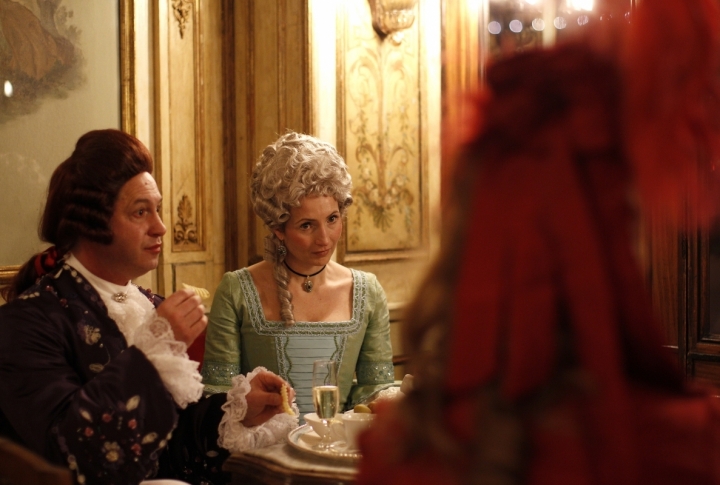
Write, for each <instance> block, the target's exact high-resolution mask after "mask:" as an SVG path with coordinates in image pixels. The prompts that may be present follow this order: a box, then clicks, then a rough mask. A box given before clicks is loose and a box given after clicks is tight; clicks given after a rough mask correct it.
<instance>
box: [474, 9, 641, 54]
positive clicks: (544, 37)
mask: <svg viewBox="0 0 720 485" xmlns="http://www.w3.org/2000/svg"><path fill="white" fill-rule="evenodd" d="M606 3H607V2H602V1H601V0H488V2H487V4H486V6H485V7H486V10H485V12H486V15H485V17H486V19H485V20H484V21H482V22H481V25H480V28H481V29H483V30H484V35H483V37H484V39H485V42H486V46H487V47H486V50H487V55H488V59H489V60H492V59H494V58H498V57H500V56H503V55H507V54H510V53H513V52H518V51H523V50H526V49H532V48H535V47H540V46H549V45H553V44H554V43H555V42H560V41H563V40H565V39H568V38H571V37H573V36H575V35H578V34H581V33H582V32H583V31H584V30H585V29H587V28H590V27H591V26H592V25H593V24H594V23H596V22H603V21H607V20H609V19H610V18H613V16H615V17H617V16H622V17H623V18H624V19H625V20H629V18H630V12H631V10H632V8H633V5H634V1H633V0H625V1H621V2H612V12H611V11H610V7H609V6H606Z"/></svg>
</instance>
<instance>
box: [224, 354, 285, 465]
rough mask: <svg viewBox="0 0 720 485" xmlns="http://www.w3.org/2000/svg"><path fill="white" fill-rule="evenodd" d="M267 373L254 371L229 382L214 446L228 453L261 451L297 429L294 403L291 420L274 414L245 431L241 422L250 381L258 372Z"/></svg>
mask: <svg viewBox="0 0 720 485" xmlns="http://www.w3.org/2000/svg"><path fill="white" fill-rule="evenodd" d="M262 371H266V372H267V370H266V369H265V368H264V367H256V368H255V369H254V370H253V371H252V372H249V373H248V375H247V377H246V376H244V375H242V374H241V375H237V376H235V377H233V378H232V388H231V389H230V390H229V391H228V392H227V401H226V402H225V404H223V407H222V409H223V411H225V415H224V416H223V418H222V421H220V427H219V430H218V431H219V434H220V437H219V438H218V445H220V446H222V447H223V448H225V449H226V450H229V451H231V452H237V451H243V450H249V449H252V448H261V447H263V446H269V445H272V444H275V443H280V442H282V441H285V439H286V437H287V434H288V433H289V432H290V430H292V429H294V428H296V427H297V425H298V418H297V416H298V414H299V412H298V408H297V406H296V405H295V403H293V404H292V408H293V410H294V411H295V416H290V415H289V414H285V413H281V414H276V415H275V416H273V417H272V418H270V419H269V420H268V421H266V422H265V423H263V424H261V425H258V426H252V427H249V428H246V427H245V426H243V424H242V423H241V421H242V420H243V419H244V418H245V414H246V413H247V401H246V400H245V396H246V395H247V393H248V392H250V381H251V380H252V379H253V378H254V377H255V376H256V375H257V374H258V373H260V372H262Z"/></svg>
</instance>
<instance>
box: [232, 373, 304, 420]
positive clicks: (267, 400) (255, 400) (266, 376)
mask: <svg viewBox="0 0 720 485" xmlns="http://www.w3.org/2000/svg"><path fill="white" fill-rule="evenodd" d="M286 385H287V383H286V382H285V381H284V380H282V379H281V378H280V377H278V376H276V375H275V374H273V373H271V372H260V373H259V374H257V375H256V376H255V377H254V378H253V379H252V380H251V381H250V392H248V393H247V395H246V396H245V399H246V400H247V413H246V414H245V419H243V420H242V424H243V426H248V427H249V426H257V425H259V424H263V423H264V422H265V421H267V420H268V419H270V418H272V417H273V416H275V415H276V414H280V413H283V412H284V411H283V407H282V397H281V396H280V389H281V388H282V386H286ZM287 386H288V399H289V401H290V402H292V401H293V399H294V398H295V391H294V390H293V389H292V388H291V387H290V386H289V385H287Z"/></svg>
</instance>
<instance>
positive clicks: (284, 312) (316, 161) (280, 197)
mask: <svg viewBox="0 0 720 485" xmlns="http://www.w3.org/2000/svg"><path fill="white" fill-rule="evenodd" d="M351 190H352V179H351V177H350V173H349V172H348V170H347V166H346V165H345V161H344V160H343V158H342V157H341V156H340V154H339V153H338V152H337V150H336V149H335V147H333V146H332V145H330V144H329V143H326V142H324V141H321V140H318V139H317V138H314V137H312V136H310V135H304V134H301V133H295V132H292V131H289V132H288V133H285V134H284V135H282V136H281V137H280V138H278V139H277V140H276V141H275V142H274V143H272V144H270V145H268V146H267V147H266V148H265V150H263V152H262V155H261V156H260V160H259V161H258V162H257V164H256V165H255V168H254V170H253V173H252V180H251V182H250V197H251V199H252V204H253V209H254V210H255V214H257V215H258V217H260V219H262V221H263V222H264V223H265V225H267V227H268V228H269V229H270V230H271V231H270V234H269V235H268V236H266V238H265V252H264V256H263V259H265V261H268V262H270V263H273V265H274V267H275V280H276V281H277V283H278V287H279V294H280V314H281V316H282V318H283V320H284V321H285V324H286V325H292V324H294V323H295V320H294V317H293V314H292V303H291V301H292V295H291V294H290V292H289V291H288V290H287V282H288V276H287V271H286V270H285V266H284V265H283V264H281V263H282V262H283V260H284V258H285V254H284V252H283V251H282V250H279V248H280V247H281V246H282V245H281V243H280V240H279V239H278V238H277V236H275V234H274V233H273V232H272V230H274V229H282V228H283V227H284V225H285V223H286V222H287V221H288V219H289V218H290V208H291V207H299V206H300V200H301V199H302V198H303V197H307V196H330V197H333V198H334V199H335V200H336V201H337V203H338V208H339V210H340V214H341V215H343V216H344V215H345V213H346V211H347V208H348V207H349V206H350V204H352V202H353V199H352V195H351Z"/></svg>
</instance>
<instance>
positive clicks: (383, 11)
mask: <svg viewBox="0 0 720 485" xmlns="http://www.w3.org/2000/svg"><path fill="white" fill-rule="evenodd" d="M368 1H369V2H370V10H371V11H372V17H373V27H374V28H375V30H377V31H378V33H379V34H380V35H381V36H388V37H390V40H391V41H392V42H393V43H394V44H396V45H399V44H400V43H401V42H402V40H403V37H404V35H403V32H402V31H403V30H405V29H409V28H410V27H412V24H413V22H415V5H416V4H417V0H368Z"/></svg>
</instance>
